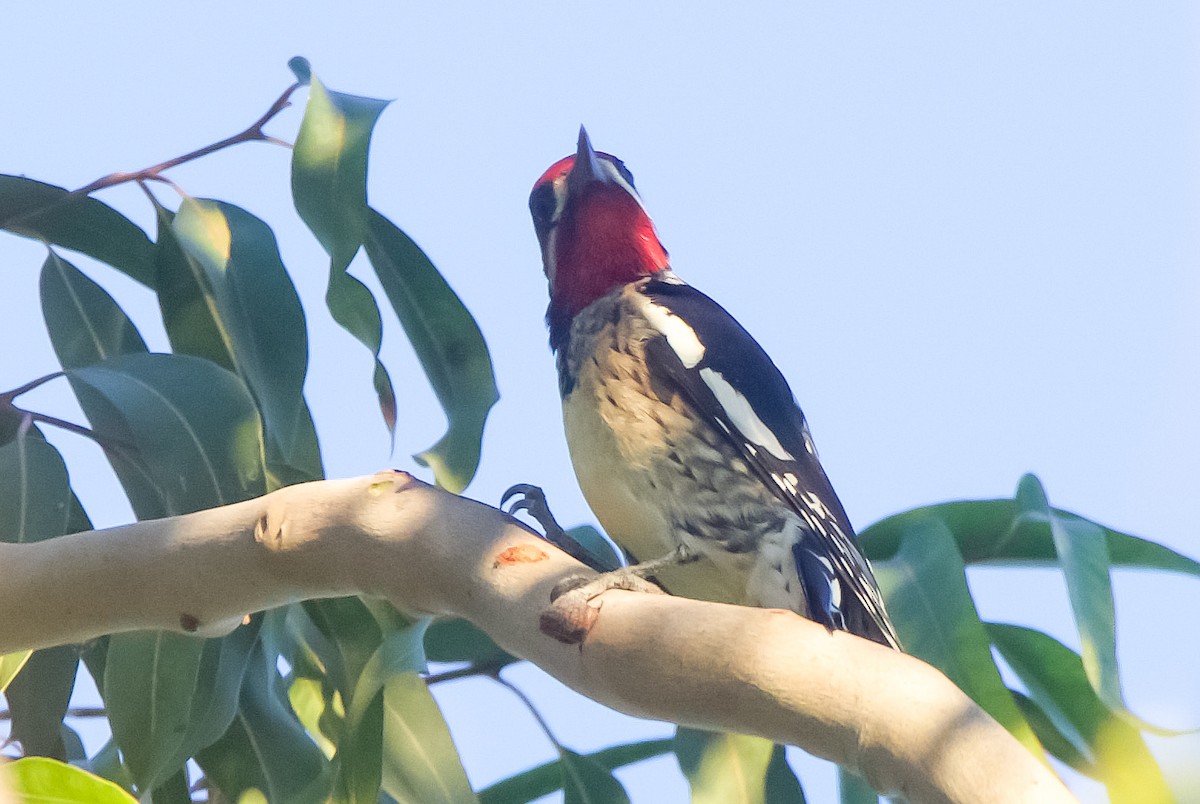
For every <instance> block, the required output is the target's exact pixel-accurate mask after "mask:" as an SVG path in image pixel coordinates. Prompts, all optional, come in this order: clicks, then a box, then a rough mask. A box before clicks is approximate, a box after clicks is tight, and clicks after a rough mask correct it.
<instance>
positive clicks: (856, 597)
mask: <svg viewBox="0 0 1200 804" xmlns="http://www.w3.org/2000/svg"><path fill="white" fill-rule="evenodd" d="M581 160H587V167H586V168H585V169H584V172H585V173H586V176H584V177H582V178H581V177H580V176H579V175H577V174H576V175H572V174H573V173H574V171H575V168H574V165H577V164H581V163H582V161H581ZM546 187H550V188H552V191H553V192H547V191H546V190H545V189H544V188H546ZM539 193H540V196H539ZM589 194H590V195H589ZM539 198H540V201H539V200H538V199H539ZM629 198H632V200H633V201H634V202H636V204H631V203H629V202H628V201H627V200H626V199H629ZM548 199H549V200H548ZM549 201H553V202H554V203H553V204H551V203H549ZM535 204H536V205H537V206H539V207H541V208H542V209H541V212H542V217H541V219H540V220H539V219H538V215H539V210H538V209H537V208H535V209H534V212H535V222H536V223H537V224H538V234H539V238H540V239H541V241H542V245H543V257H544V259H545V261H546V269H547V275H548V277H549V278H550V280H551V306H550V312H549V313H548V316H547V318H548V322H549V324H550V330H551V333H550V335H551V345H552V347H553V348H554V350H555V352H556V356H557V361H558V369H559V381H560V390H561V392H562V397H563V419H564V424H565V427H566V432H567V441H568V444H569V446H570V452H571V459H572V463H573V465H574V468H575V472H576V474H577V476H578V478H579V481H580V486H581V488H582V490H583V492H584V496H585V497H586V499H587V501H588V503H589V505H590V506H591V507H592V510H593V511H594V512H595V514H596V516H597V517H598V518H599V520H600V522H601V524H602V525H603V526H604V528H605V530H606V531H607V532H608V534H609V535H610V536H611V537H612V538H613V540H614V541H616V542H617V543H618V544H619V545H621V547H622V548H623V549H625V550H626V552H628V553H629V554H630V555H631V556H632V557H634V558H635V560H640V561H650V560H655V559H659V558H662V557H663V556H666V555H668V554H671V553H672V552H673V551H676V552H677V551H679V550H680V548H682V554H683V555H687V556H689V557H692V558H698V559H699V560H695V561H689V562H687V563H683V562H677V563H675V564H673V565H668V566H666V567H665V568H660V569H656V570H655V572H654V576H655V578H656V579H657V580H658V581H659V582H660V583H661V584H662V585H663V587H664V588H666V589H667V590H668V591H669V592H671V593H673V594H679V595H683V596H687V597H696V598H701V599H709V600H718V601H722V602H728V603H737V604H744V605H754V606H766V607H778V608H786V609H791V610H793V611H796V612H797V613H799V614H802V615H804V616H806V617H809V618H810V619H812V620H814V621H816V622H819V623H822V624H823V625H825V626H826V627H828V628H830V629H831V630H833V629H837V630H847V631H850V632H853V633H856V634H859V635H860V636H864V637H866V638H868V639H872V640H874V641H876V642H880V643H882V644H884V645H889V646H891V647H894V648H899V647H900V644H899V639H898V638H897V636H896V632H895V629H894V628H893V626H892V623H891V621H890V619H889V618H888V615H887V613H886V611H885V609H884V605H883V601H882V598H881V596H880V594H879V590H878V587H877V585H876V583H875V579H874V576H873V575H872V573H871V569H870V567H869V565H868V564H867V562H866V560H865V559H864V558H863V557H862V555H861V553H860V552H859V550H858V547H857V546H856V544H855V541H854V531H853V529H852V528H851V526H850V522H849V519H848V518H847V516H846V513H845V511H844V509H843V508H842V505H841V503H840V501H839V500H838V498H837V495H836V494H835V493H834V491H833V488H832V486H831V485H830V483H829V480H828V478H827V477H826V476H825V472H824V470H823V469H822V467H821V464H820V462H819V461H818V458H817V454H816V450H815V448H814V446H813V441H812V437H811V435H810V434H809V430H808V426H807V424H806V422H805V419H804V415H803V413H802V412H801V410H800V408H799V406H798V405H797V404H796V401H795V399H794V397H793V395H792V392H791V389H790V388H789V386H788V384H787V381H786V380H785V379H784V377H783V375H782V374H781V373H780V371H779V369H778V368H776V366H775V364H774V363H773V362H772V361H771V359H770V358H769V357H768V356H767V354H766V353H765V352H764V351H763V349H762V347H761V346H759V344H758V343H757V342H756V341H755V340H754V339H753V338H752V337H751V336H750V335H749V334H748V333H747V332H746V330H745V329H744V328H743V327H742V326H741V325H740V324H739V323H738V322H737V321H736V320H735V319H734V318H733V317H732V316H730V315H729V313H727V312H726V311H725V310H724V309H723V308H722V307H721V306H720V305H719V304H717V303H716V302H715V301H713V300H712V299H710V298H709V297H708V296H706V295H704V294H703V293H701V292H700V291H698V290H696V289H694V288H692V287H690V286H689V285H687V284H686V283H684V282H683V281H682V280H680V279H679V278H678V277H676V276H675V275H674V273H672V271H671V270H670V269H669V267H668V266H667V262H666V251H665V250H664V249H662V247H661V245H660V244H659V243H658V241H657V235H656V234H655V233H654V231H653V226H652V224H650V222H649V217H648V216H646V214H645V211H644V209H643V208H642V207H641V200H640V198H638V197H637V195H636V190H635V189H634V188H633V180H632V176H631V175H629V173H628V171H627V170H626V169H625V168H624V166H623V165H621V164H620V163H619V162H618V161H617V160H615V159H614V158H612V157H609V156H607V155H605V154H597V153H595V152H594V151H592V150H591V146H590V144H589V143H587V140H586V135H581V139H580V149H579V152H578V153H577V155H576V156H575V157H574V158H570V157H569V158H568V159H566V160H562V161H561V162H559V163H557V164H556V165H555V166H554V167H552V168H551V169H550V170H549V171H547V173H546V175H544V176H543V178H542V179H541V180H540V181H539V182H538V185H537V186H535V189H534V196H533V197H532V198H531V207H534V206H535ZM627 231H628V232H629V234H628V237H627V242H620V241H621V238H622V237H625V233H626V232H627ZM585 272H586V273H585ZM581 287H586V288H587V291H586V292H581V291H580V288H581Z"/></svg>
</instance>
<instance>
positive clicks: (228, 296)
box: [159, 198, 323, 479]
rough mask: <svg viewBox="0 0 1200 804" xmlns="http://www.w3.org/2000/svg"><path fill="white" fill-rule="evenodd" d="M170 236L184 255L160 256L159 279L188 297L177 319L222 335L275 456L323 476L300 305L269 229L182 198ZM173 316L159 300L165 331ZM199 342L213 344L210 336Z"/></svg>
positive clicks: (239, 212) (221, 207) (206, 348)
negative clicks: (307, 386) (307, 397)
mask: <svg viewBox="0 0 1200 804" xmlns="http://www.w3.org/2000/svg"><path fill="white" fill-rule="evenodd" d="M171 235H173V237H174V239H175V242H177V243H178V246H179V249H180V255H181V256H183V258H184V259H183V260H182V261H179V260H168V259H167V258H164V259H163V260H162V261H161V262H160V266H159V267H160V271H161V273H162V274H164V276H162V277H161V279H162V281H163V282H164V284H166V283H167V282H170V285H171V286H172V287H178V288H180V289H181V290H184V291H186V292H187V294H186V295H189V296H191V301H190V303H189V304H188V307H187V309H188V310H189V311H190V314H188V315H187V317H186V318H183V319H181V320H179V322H178V323H179V324H182V325H183V326H185V327H187V326H191V325H192V322H193V321H195V320H198V319H205V318H206V321H205V324H204V329H206V330H209V331H210V332H211V331H213V330H215V331H216V332H217V333H219V334H220V340H221V345H223V346H224V349H225V353H226V355H227V358H226V359H227V360H228V361H229V362H231V363H232V364H233V366H234V368H235V370H236V371H237V373H238V374H239V375H241V377H242V379H243V380H244V381H245V382H246V384H247V386H249V388H250V392H251V394H252V395H253V396H254V398H255V400H256V401H257V403H258V407H259V410H260V411H261V414H262V417H263V422H264V427H265V430H266V439H267V445H268V448H269V449H271V451H272V453H273V454H275V455H276V456H277V457H276V461H277V462H279V463H283V464H286V465H288V466H291V467H294V468H297V469H300V470H301V471H302V473H303V475H305V479H317V478H320V477H321V476H322V474H323V473H322V471H321V457H320V450H319V447H318V444H317V439H316V434H315V432H314V430H313V428H312V419H311V417H310V415H309V412H308V408H307V405H306V404H305V402H304V395H303V391H304V378H305V375H306V373H307V371H308V334H307V330H306V327H305V321H304V309H303V308H302V307H301V306H300V297H299V296H298V295H297V293H296V288H295V286H294V285H293V284H292V280H291V278H290V277H289V276H288V274H287V270H286V269H285V268H284V266H283V262H282V260H281V259H280V256H279V248H278V245H277V244H276V241H275V235H274V233H273V232H272V231H271V228H270V227H269V226H267V224H265V223H264V222H263V221H261V220H260V219H258V218H256V217H254V216H253V215H251V214H250V213H249V212H246V211H245V210H243V209H240V208H238V207H235V206H233V205H231V204H225V203H223V202H220V201H209V200H204V199H196V198H185V199H184V201H183V203H182V204H181V205H180V207H179V212H178V214H177V215H176V216H175V218H174V222H173V224H172V226H171ZM167 248H168V249H169V248H170V246H167ZM171 268H173V270H170V269H171ZM189 280H190V281H189ZM164 296H165V293H164V294H160V297H164ZM172 318H173V317H172V316H167V315H166V307H165V306H164V319H165V320H166V321H167V323H168V334H170V333H171V332H172V331H175V332H178V329H179V326H171V325H172V323H173V321H172ZM210 338H211V336H210ZM178 339H179V337H176V338H173V340H172V343H175V340H178ZM198 346H199V347H200V348H199V349H198V350H197V351H203V352H206V353H208V352H215V351H217V344H216V343H212V342H211V339H210V340H208V341H206V342H205V343H203V344H199V345H198ZM200 356H206V355H203V354H202V355H200ZM221 362H224V361H221Z"/></svg>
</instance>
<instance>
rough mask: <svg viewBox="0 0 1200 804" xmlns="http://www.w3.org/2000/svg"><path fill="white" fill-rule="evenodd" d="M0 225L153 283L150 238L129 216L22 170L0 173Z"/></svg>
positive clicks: (146, 283) (150, 283) (148, 283)
mask: <svg viewBox="0 0 1200 804" xmlns="http://www.w3.org/2000/svg"><path fill="white" fill-rule="evenodd" d="M0 229H6V230H7V231H10V232H12V233H14V234H19V235H23V236H25V237H31V238H33V239H35V240H41V241H44V242H47V243H53V244H55V245H57V246H62V247H63V248H69V249H71V250H73V251H80V252H83V253H84V254H87V255H88V256H89V257H94V258H96V259H97V260H100V261H101V262H105V263H108V264H109V265H111V266H112V267H114V268H116V269H118V270H120V271H123V272H124V273H126V274H128V275H129V277H130V278H132V279H135V280H137V281H138V282H141V283H142V284H143V285H146V286H147V287H150V288H153V287H154V244H153V243H151V242H150V239H149V238H148V237H146V233H145V232H143V231H142V230H141V229H139V228H138V227H137V226H136V225H134V224H133V222H132V221H130V220H129V219H128V218H126V217H125V216H124V215H122V214H121V213H119V212H117V211H116V210H115V209H113V208H112V207H110V206H108V205H107V204H105V203H104V202H102V201H97V200H96V199H95V198H89V197H86V196H77V195H73V194H72V193H71V192H70V191H68V190H65V189H63V188H62V187H55V186H54V185H52V184H45V183H43V182H40V181H34V180H33V179H27V178H25V177H24V176H9V175H0Z"/></svg>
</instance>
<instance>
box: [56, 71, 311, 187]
mask: <svg viewBox="0 0 1200 804" xmlns="http://www.w3.org/2000/svg"><path fill="white" fill-rule="evenodd" d="M299 87H300V84H298V83H296V84H292V85H291V86H290V87H288V88H287V89H286V90H284V92H283V94H282V95H280V96H279V97H278V98H276V99H275V102H274V103H272V104H271V108H270V109H267V111H266V113H265V114H263V116H262V117H260V118H258V119H257V120H255V121H254V122H253V123H251V124H250V126H249V127H248V128H246V130H245V131H241V132H239V133H237V134H234V135H233V136H232V137H226V138H225V139H223V140H220V141H219V142H214V143H212V144H211V145H206V146H204V147H203V148H197V149H196V150H195V151H191V152H190V153H186V154H184V155H183V156H177V157H175V158H174V159H168V160H167V161H165V162H159V163H158V164H157V165H153V166H151V167H148V168H142V169H141V170H138V171H135V172H133V173H123V172H122V173H110V174H108V175H107V176H101V177H100V178H98V179H96V180H95V181H94V182H92V183H91V184H85V185H84V186H83V187H80V188H79V189H78V190H75V191H74V192H72V193H71V195H89V194H91V193H94V192H96V191H97V190H102V189H104V188H106V187H114V186H116V185H118V184H125V183H126V182H131V181H142V180H161V179H162V177H161V176H160V175H159V174H161V173H162V172H163V171H164V170H170V169H171V168H173V167H178V166H179V165H182V164H184V163H186V162H191V161H193V160H195V159H199V158H201V157H203V156H208V155H209V154H211V153H216V152H217V151H220V150H222V149H224V148H228V147H230V146H231V145H238V144H239V143H243V142H254V141H256V140H260V141H268V142H271V141H276V142H277V141H278V140H276V139H275V138H274V137H271V136H269V135H267V134H265V133H264V132H263V126H265V125H266V124H267V123H269V122H270V121H271V119H272V118H274V117H275V115H277V114H279V113H280V112H282V111H283V110H284V109H286V108H287V107H289V106H291V105H292V101H291V97H292V93H293V92H295V91H296V90H297V89H298V88H299Z"/></svg>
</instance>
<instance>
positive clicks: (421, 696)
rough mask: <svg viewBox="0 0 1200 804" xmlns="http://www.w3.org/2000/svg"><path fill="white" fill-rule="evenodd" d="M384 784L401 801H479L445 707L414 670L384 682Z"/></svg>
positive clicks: (398, 674) (391, 676)
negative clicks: (446, 719)
mask: <svg viewBox="0 0 1200 804" xmlns="http://www.w3.org/2000/svg"><path fill="white" fill-rule="evenodd" d="M383 789H384V790H385V791H386V792H387V793H388V794H389V795H391V796H392V797H393V798H395V799H397V800H398V801H420V802H429V804H434V803H435V802H447V803H449V802H475V801H477V799H476V797H475V793H474V792H473V791H472V790H471V784H470V782H468V781H467V774H466V771H465V770H463V766H462V762H461V761H460V760H459V757H458V751H457V750H456V749H455V747H454V741H453V740H452V739H451V737H450V730H449V728H448V727H447V726H446V721H445V720H444V719H443V718H442V713H441V710H440V709H438V705H437V703H436V702H435V701H434V700H433V695H431V694H430V692H429V687H427V686H426V684H425V680H424V679H422V678H421V677H420V676H419V675H417V673H416V672H414V671H409V672H404V673H395V674H392V675H390V676H389V677H388V679H387V681H386V682H385V683H384V688H383Z"/></svg>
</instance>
